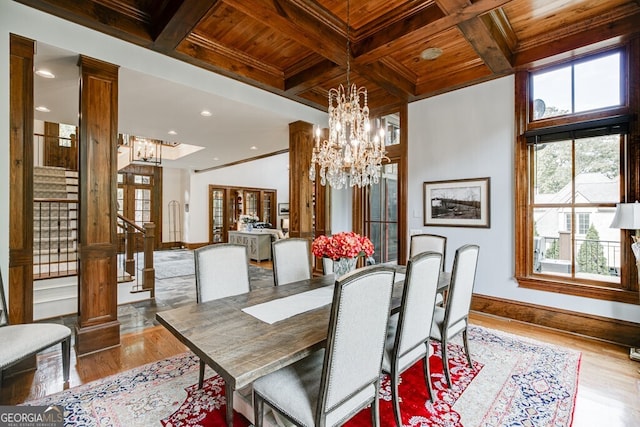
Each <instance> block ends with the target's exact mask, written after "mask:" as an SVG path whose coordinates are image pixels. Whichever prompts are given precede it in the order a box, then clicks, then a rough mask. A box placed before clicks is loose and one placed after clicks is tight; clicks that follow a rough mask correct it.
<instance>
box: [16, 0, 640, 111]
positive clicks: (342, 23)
mask: <svg viewBox="0 0 640 427" xmlns="http://www.w3.org/2000/svg"><path fill="white" fill-rule="evenodd" d="M18 1H19V2H20V3H24V4H26V5H29V6H31V7H34V8H37V9H40V10H42V11H45V12H48V13H51V14H54V15H57V16H59V17H62V18H64V19H67V20H70V21H73V22H76V23H79V24H81V25H84V26H87V27H90V28H93V29H96V30H98V31H101V32H104V33H107V34H110V35H112V36H115V37H118V38H121V39H124V40H127V41H129V42H132V43H135V44H137V45H140V46H144V47H146V48H149V49H152V50H155V51H158V52H161V53H163V54H166V55H169V56H172V57H175V58H178V59H181V60H183V61H186V62H188V63H191V64H194V65H197V66H200V67H203V68H205V69H208V70H211V71H213V72H216V73H220V74H223V75H225V76H229V77H231V78H234V79H237V80H240V81H243V82H246V83H248V84H250V85H253V86H256V87H260V88H263V89H266V90H268V91H271V92H274V93H276V94H279V95H282V96H285V97H287V98H290V99H293V100H296V101H298V102H301V103H304V104H306V105H309V106H312V107H316V108H318V109H321V110H326V108H327V99H326V98H327V91H328V90H329V89H330V88H332V87H336V86H338V85H339V84H341V83H342V84H344V83H345V82H346V68H347V67H346V65H347V34H349V41H350V52H351V59H350V66H351V82H355V83H356V84H357V85H358V86H361V85H364V86H366V88H367V89H368V92H369V105H370V107H371V108H372V109H374V110H376V109H388V108H391V107H393V106H395V105H398V104H400V103H403V102H406V101H408V102H411V101H415V100H418V99H423V98H426V97H429V96H433V95H436V94H440V93H444V92H447V91H450V90H454V89H457V88H461V87H465V86H468V85H472V84H475V83H478V82H482V81H486V80H490V79H493V78H496V77H499V76H503V75H507V74H511V73H513V72H514V71H515V70H517V69H519V68H525V67H530V66H535V65H538V64H541V63H544V62H549V61H553V60H558V59H561V58H562V57H564V56H569V55H572V56H575V55H580V54H581V53H583V52H586V51H587V50H590V51H592V50H594V49H600V48H606V47H607V46H609V45H613V44H616V43H619V42H620V41H621V40H622V39H623V38H624V37H629V36H631V35H634V34H638V32H640V0H436V1H434V0H427V1H412V0H351V4H350V13H349V16H347V2H346V1H345V0H317V1H313V0H85V1H74V0H18ZM347 19H348V21H349V23H350V26H349V31H347V28H346V27H347V25H346V22H347ZM587 46H588V47H587ZM430 48H437V49H440V50H441V51H442V55H441V56H439V57H438V58H436V59H431V60H430V59H424V58H423V52H424V51H425V50H426V49H430ZM425 55H426V54H425Z"/></svg>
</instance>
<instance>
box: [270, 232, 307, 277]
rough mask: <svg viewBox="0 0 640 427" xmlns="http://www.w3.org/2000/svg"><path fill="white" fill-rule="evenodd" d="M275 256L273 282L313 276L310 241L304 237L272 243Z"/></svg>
mask: <svg viewBox="0 0 640 427" xmlns="http://www.w3.org/2000/svg"><path fill="white" fill-rule="evenodd" d="M271 248H272V249H271V254H272V256H273V283H274V284H275V285H276V286H278V285H284V284H286V283H292V282H297V281H299V280H307V279H310V278H311V258H310V255H309V254H310V252H309V241H308V240H307V239H302V238H289V239H283V240H277V241H275V242H273V243H272V245H271Z"/></svg>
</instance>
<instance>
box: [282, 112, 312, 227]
mask: <svg viewBox="0 0 640 427" xmlns="http://www.w3.org/2000/svg"><path fill="white" fill-rule="evenodd" d="M312 150H313V125H312V124H311V123H306V122H302V121H297V122H293V123H289V236H291V237H303V238H306V239H309V240H311V239H313V182H312V181H311V180H310V179H309V167H310V166H311V153H312ZM318 179H319V178H318Z"/></svg>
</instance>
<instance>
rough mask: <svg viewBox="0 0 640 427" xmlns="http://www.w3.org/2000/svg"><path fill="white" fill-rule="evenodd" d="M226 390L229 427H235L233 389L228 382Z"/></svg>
mask: <svg viewBox="0 0 640 427" xmlns="http://www.w3.org/2000/svg"><path fill="white" fill-rule="evenodd" d="M224 389H225V394H226V399H227V427H233V387H232V386H231V385H230V384H229V382H228V381H226V382H225V386H224Z"/></svg>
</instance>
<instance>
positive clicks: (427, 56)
mask: <svg viewBox="0 0 640 427" xmlns="http://www.w3.org/2000/svg"><path fill="white" fill-rule="evenodd" d="M440 55H442V49H440V48H437V47H430V48H428V49H425V50H423V51H422V52H421V53H420V58H422V59H424V60H427V61H431V60H434V59H436V58H438V57H439V56H440Z"/></svg>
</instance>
